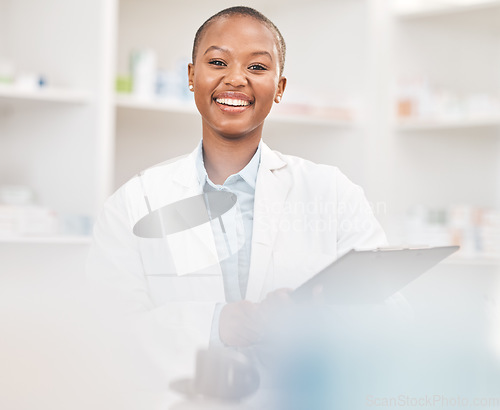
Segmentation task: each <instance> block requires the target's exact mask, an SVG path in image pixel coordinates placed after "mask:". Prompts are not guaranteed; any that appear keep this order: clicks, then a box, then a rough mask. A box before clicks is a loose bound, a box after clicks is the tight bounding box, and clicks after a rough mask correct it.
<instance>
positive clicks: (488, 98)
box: [396, 78, 500, 121]
mask: <svg viewBox="0 0 500 410" xmlns="http://www.w3.org/2000/svg"><path fill="white" fill-rule="evenodd" d="M396 101H397V107H396V114H397V117H398V119H400V120H424V121H440V120H444V121H450V120H452V121H453V120H464V119H481V118H491V117H499V116H500V102H499V99H498V98H497V97H496V96H492V95H489V94H485V93H476V94H469V95H459V94H458V93H454V92H452V91H449V90H445V89H440V88H438V87H434V86H433V85H431V84H430V82H429V81H428V80H427V79H426V78H414V79H410V80H401V81H400V82H399V86H398V92H397V99H396Z"/></svg>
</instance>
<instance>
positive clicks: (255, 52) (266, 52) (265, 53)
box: [250, 51, 273, 61]
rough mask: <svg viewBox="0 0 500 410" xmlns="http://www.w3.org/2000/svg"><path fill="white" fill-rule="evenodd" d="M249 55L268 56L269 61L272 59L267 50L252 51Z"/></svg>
mask: <svg viewBox="0 0 500 410" xmlns="http://www.w3.org/2000/svg"><path fill="white" fill-rule="evenodd" d="M250 55H252V56H268V57H269V59H270V60H271V61H273V56H272V55H271V53H269V52H268V51H254V52H253V53H251V54H250Z"/></svg>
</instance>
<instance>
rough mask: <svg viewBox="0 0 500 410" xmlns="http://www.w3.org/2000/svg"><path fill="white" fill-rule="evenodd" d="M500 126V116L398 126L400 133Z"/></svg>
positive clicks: (419, 122) (402, 122)
mask: <svg viewBox="0 0 500 410" xmlns="http://www.w3.org/2000/svg"><path fill="white" fill-rule="evenodd" d="M497 126H500V116H492V117H484V118H477V119H463V120H435V121H430V120H429V121H424V120H404V121H402V120H400V121H398V123H397V125H396V129H397V130H399V131H419V130H445V129H460V128H480V127H497Z"/></svg>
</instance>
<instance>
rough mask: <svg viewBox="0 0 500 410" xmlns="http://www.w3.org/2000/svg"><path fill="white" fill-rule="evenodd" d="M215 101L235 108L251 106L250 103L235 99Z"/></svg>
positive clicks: (218, 99)
mask: <svg viewBox="0 0 500 410" xmlns="http://www.w3.org/2000/svg"><path fill="white" fill-rule="evenodd" d="M215 101H217V102H218V103H219V104H224V105H231V106H233V107H245V106H247V105H250V103H249V102H248V101H245V100H235V99H233V98H217V99H216V100H215Z"/></svg>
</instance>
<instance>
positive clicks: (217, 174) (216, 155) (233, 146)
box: [203, 133, 261, 185]
mask: <svg viewBox="0 0 500 410" xmlns="http://www.w3.org/2000/svg"><path fill="white" fill-rule="evenodd" d="M260 137H261V136H260V134H256V135H254V136H248V137H244V138H239V139H229V138H223V137H220V136H217V137H215V136H213V135H210V136H208V135H206V134H205V133H204V135H203V161H204V163H205V170H206V171H207V175H208V177H209V178H210V180H211V181H212V182H213V183H214V184H218V185H222V184H223V183H224V182H225V181H226V179H227V178H228V177H229V176H230V175H233V174H237V173H238V172H240V171H241V170H242V169H243V168H245V166H246V165H247V164H248V163H249V162H250V160H251V159H252V157H253V156H254V154H255V152H256V151H257V148H258V146H259V142H260Z"/></svg>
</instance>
